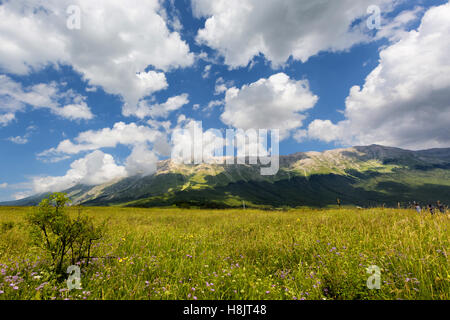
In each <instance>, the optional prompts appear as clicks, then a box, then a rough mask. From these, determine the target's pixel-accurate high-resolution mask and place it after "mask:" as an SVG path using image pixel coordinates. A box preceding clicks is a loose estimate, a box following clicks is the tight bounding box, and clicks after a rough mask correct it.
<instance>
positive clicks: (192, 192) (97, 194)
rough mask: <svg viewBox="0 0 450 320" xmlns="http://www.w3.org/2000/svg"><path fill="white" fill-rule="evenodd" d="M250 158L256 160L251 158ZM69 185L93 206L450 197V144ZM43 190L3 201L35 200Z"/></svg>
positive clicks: (375, 202)
mask: <svg viewBox="0 0 450 320" xmlns="http://www.w3.org/2000/svg"><path fill="white" fill-rule="evenodd" d="M247 163H248V162H247ZM64 192H66V193H67V194H68V195H69V196H70V197H71V198H72V200H73V201H74V203H79V204H83V205H87V206H104V205H121V206H133V207H156V206H172V205H177V206H180V207H192V206H195V207H204V208H229V207H241V206H242V205H243V201H244V202H245V204H246V206H247V207H268V208H270V207H272V208H273V207H276V208H280V207H297V206H316V207H324V206H328V205H335V204H336V199H337V198H339V199H341V202H342V204H343V205H357V206H379V205H382V204H385V205H386V206H397V204H398V202H400V203H402V204H403V205H405V204H407V203H408V202H412V201H418V202H420V203H422V204H425V203H431V202H433V203H434V202H436V201H437V200H440V201H442V202H444V203H449V202H450V148H448V149H432V150H423V151H409V150H403V149H398V148H391V147H383V146H378V145H372V146H367V147H353V148H348V149H336V150H330V151H325V152H306V153H296V154H293V155H289V156H281V157H280V170H279V172H278V174H277V175H275V176H262V175H261V174H260V167H259V166H252V165H225V164H224V165H219V164H201V165H182V164H181V165H180V164H176V163H174V162H172V161H170V160H165V161H161V162H159V163H158V169H157V172H156V173H155V174H154V175H151V176H147V177H141V176H136V177H129V178H125V179H121V180H116V181H111V182H109V183H107V184H103V185H98V186H85V185H78V186H75V187H73V188H70V189H68V190H65V191H64ZM44 196H45V195H37V196H34V197H31V198H27V199H23V200H20V201H16V202H9V203H3V204H2V205H33V204H36V203H38V202H39V200H40V199H42V198H43V197H44Z"/></svg>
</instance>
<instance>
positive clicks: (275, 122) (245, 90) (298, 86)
mask: <svg viewBox="0 0 450 320" xmlns="http://www.w3.org/2000/svg"><path fill="white" fill-rule="evenodd" d="M317 100H318V97H317V96H315V95H314V94H313V93H311V91H310V90H309V83H308V81H307V80H300V81H296V80H293V79H290V78H289V76H287V75H286V74H284V73H278V74H275V75H273V76H271V77H269V78H268V79H260V80H259V81H257V82H255V83H252V84H250V85H245V86H243V87H242V88H241V89H238V88H235V87H233V88H231V89H228V90H227V92H226V96H225V110H224V113H223V114H222V115H221V120H222V121H223V122H224V123H225V124H228V125H230V126H233V127H235V128H238V129H244V130H247V129H280V139H284V138H287V137H289V135H290V132H291V131H292V130H293V129H296V128H299V127H301V126H302V121H303V120H304V118H305V115H304V114H302V113H301V112H304V111H306V110H308V109H311V108H312V107H314V105H315V104H316V103H317Z"/></svg>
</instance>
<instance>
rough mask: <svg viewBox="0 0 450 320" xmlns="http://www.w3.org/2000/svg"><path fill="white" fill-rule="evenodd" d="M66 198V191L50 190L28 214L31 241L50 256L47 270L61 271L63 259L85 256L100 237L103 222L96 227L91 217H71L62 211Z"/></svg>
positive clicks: (87, 256) (72, 261)
mask: <svg viewBox="0 0 450 320" xmlns="http://www.w3.org/2000/svg"><path fill="white" fill-rule="evenodd" d="M69 204H70V199H69V198H68V197H67V195H66V194H63V193H54V194H52V195H50V196H49V197H48V198H46V199H44V200H42V201H41V203H40V204H39V206H38V207H37V208H36V209H35V210H34V212H33V213H32V214H31V215H30V216H29V217H28V222H29V223H30V225H31V227H32V228H31V236H32V239H33V240H34V242H35V244H36V245H37V246H38V247H40V248H42V249H43V250H44V251H45V252H46V254H47V255H49V257H50V258H51V269H52V270H53V271H54V272H55V273H56V274H59V275H60V274H62V271H63V266H64V263H65V261H66V260H69V259H70V262H71V264H72V265H73V264H75V263H76V262H79V261H81V260H82V259H87V262H89V259H90V257H91V248H92V244H93V242H95V241H98V240H100V239H101V238H102V237H103V233H104V229H105V224H104V223H103V224H102V225H100V226H98V227H96V226H95V225H94V223H93V221H92V219H91V218H89V217H87V216H83V215H82V214H81V207H78V215H77V217H76V218H75V219H73V218H71V217H70V215H69V214H68V213H67V212H66V206H68V205H69Z"/></svg>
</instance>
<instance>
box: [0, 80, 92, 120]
mask: <svg viewBox="0 0 450 320" xmlns="http://www.w3.org/2000/svg"><path fill="white" fill-rule="evenodd" d="M85 100H86V97H84V96H81V95H79V94H77V93H75V92H74V91H73V90H72V89H70V90H66V91H62V90H61V88H60V86H58V85H57V84H56V83H55V82H52V83H50V84H44V83H40V84H36V85H32V86H29V87H23V86H22V84H21V83H20V82H16V81H14V80H12V79H11V78H10V77H8V76H5V75H0V112H1V111H3V112H5V114H3V115H2V116H0V117H1V119H3V120H0V123H3V124H4V125H6V124H8V123H9V122H10V121H12V120H13V119H14V118H15V116H14V114H15V113H16V112H21V111H24V110H25V108H26V106H31V107H33V108H35V109H43V108H44V109H49V110H50V112H52V113H53V114H56V115H58V116H61V117H63V118H65V119H69V120H80V119H83V120H90V119H92V118H93V117H94V115H93V114H92V112H91V109H90V108H89V107H88V105H87V104H86V101H85Z"/></svg>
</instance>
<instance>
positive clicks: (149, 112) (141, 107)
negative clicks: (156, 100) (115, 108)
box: [123, 93, 189, 119]
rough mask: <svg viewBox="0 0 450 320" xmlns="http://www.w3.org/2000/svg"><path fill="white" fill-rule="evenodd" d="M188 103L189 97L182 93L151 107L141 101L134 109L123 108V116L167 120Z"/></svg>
mask: <svg viewBox="0 0 450 320" xmlns="http://www.w3.org/2000/svg"><path fill="white" fill-rule="evenodd" d="M188 103H189V95H188V94H186V93H184V94H182V95H179V96H175V97H171V98H169V99H167V101H166V102H164V103H161V104H153V105H151V104H150V103H149V102H148V101H141V102H139V104H138V105H137V107H136V108H130V107H125V108H124V110H123V111H124V112H123V114H124V116H131V115H134V116H136V117H138V118H139V119H144V118H147V117H151V118H167V117H168V116H169V114H170V113H171V112H173V111H176V110H178V109H180V108H182V107H183V106H185V105H186V104H188Z"/></svg>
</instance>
